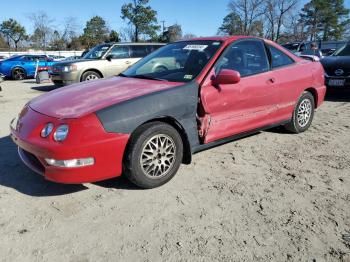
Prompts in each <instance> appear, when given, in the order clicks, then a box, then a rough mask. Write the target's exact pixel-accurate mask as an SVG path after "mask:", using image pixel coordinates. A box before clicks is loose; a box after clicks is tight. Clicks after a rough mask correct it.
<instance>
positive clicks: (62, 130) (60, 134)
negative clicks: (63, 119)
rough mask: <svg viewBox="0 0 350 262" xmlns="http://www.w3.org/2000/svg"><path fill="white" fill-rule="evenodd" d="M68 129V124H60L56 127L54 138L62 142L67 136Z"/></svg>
mask: <svg viewBox="0 0 350 262" xmlns="http://www.w3.org/2000/svg"><path fill="white" fill-rule="evenodd" d="M68 131H69V128H68V125H60V126H59V127H58V128H57V129H56V131H55V133H53V139H54V140H55V141H57V142H62V141H63V140H65V139H66V138H67V135H68Z"/></svg>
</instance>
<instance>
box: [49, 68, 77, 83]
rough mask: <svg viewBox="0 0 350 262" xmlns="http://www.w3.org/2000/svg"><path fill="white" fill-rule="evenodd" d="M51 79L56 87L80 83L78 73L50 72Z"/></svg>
mask: <svg viewBox="0 0 350 262" xmlns="http://www.w3.org/2000/svg"><path fill="white" fill-rule="evenodd" d="M50 75H51V79H52V81H53V82H54V83H55V84H56V85H70V84H74V83H79V82H80V73H79V71H74V72H67V73H65V72H57V73H56V72H51V73H50Z"/></svg>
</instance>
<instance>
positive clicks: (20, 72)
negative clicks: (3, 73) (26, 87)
mask: <svg viewBox="0 0 350 262" xmlns="http://www.w3.org/2000/svg"><path fill="white" fill-rule="evenodd" d="M11 77H12V79H13V80H24V79H26V77H27V73H26V71H25V70H24V69H23V68H20V67H17V68H14V69H12V73H11Z"/></svg>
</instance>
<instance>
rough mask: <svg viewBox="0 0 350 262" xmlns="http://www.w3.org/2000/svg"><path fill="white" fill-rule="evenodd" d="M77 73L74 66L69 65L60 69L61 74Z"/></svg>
mask: <svg viewBox="0 0 350 262" xmlns="http://www.w3.org/2000/svg"><path fill="white" fill-rule="evenodd" d="M73 71H77V66H76V65H70V66H63V67H62V72H65V73H68V72H73Z"/></svg>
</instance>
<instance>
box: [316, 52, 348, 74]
mask: <svg viewBox="0 0 350 262" xmlns="http://www.w3.org/2000/svg"><path fill="white" fill-rule="evenodd" d="M321 63H322V65H323V67H324V69H325V71H326V72H327V74H328V75H334V74H335V73H334V72H335V71H336V70H338V69H342V70H343V71H344V75H349V74H350V56H327V57H325V58H323V59H322V60H321Z"/></svg>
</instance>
